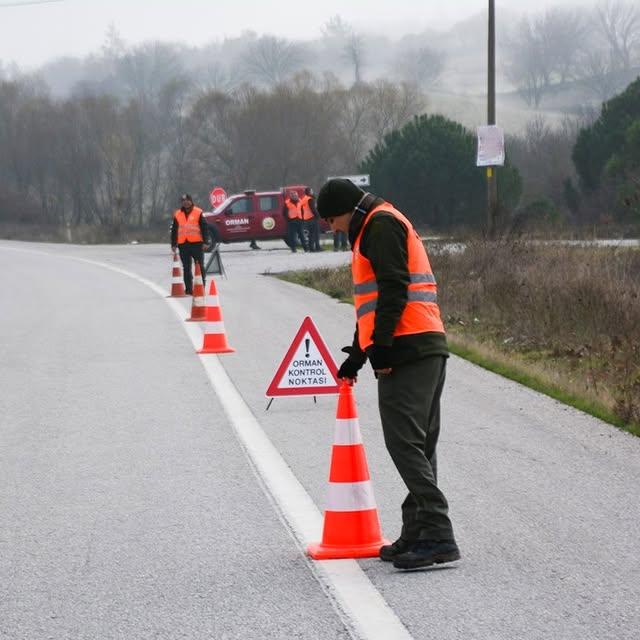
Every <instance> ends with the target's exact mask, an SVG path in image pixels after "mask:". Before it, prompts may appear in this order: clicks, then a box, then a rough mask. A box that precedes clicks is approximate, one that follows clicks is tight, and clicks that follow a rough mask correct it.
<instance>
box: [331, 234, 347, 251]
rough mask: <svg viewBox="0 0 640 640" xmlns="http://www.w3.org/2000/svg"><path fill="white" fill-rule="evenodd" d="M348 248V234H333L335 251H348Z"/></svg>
mask: <svg viewBox="0 0 640 640" xmlns="http://www.w3.org/2000/svg"><path fill="white" fill-rule="evenodd" d="M346 248H347V234H346V233H345V232H344V231H334V232H333V250H334V251H338V249H342V250H344V249H346Z"/></svg>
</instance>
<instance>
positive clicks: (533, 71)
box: [505, 18, 551, 108]
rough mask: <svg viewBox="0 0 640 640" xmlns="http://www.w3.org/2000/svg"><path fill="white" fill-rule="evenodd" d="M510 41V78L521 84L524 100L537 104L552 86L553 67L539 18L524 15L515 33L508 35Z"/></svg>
mask: <svg viewBox="0 0 640 640" xmlns="http://www.w3.org/2000/svg"><path fill="white" fill-rule="evenodd" d="M506 45H507V50H508V58H507V61H506V69H505V71H506V75H507V78H508V79H509V80H510V81H511V82H513V83H514V85H515V86H516V87H517V88H518V91H519V92H520V95H521V96H522V98H523V99H524V101H525V102H526V103H527V104H528V105H529V106H534V107H536V108H537V107H538V106H539V105H540V101H541V100H542V96H543V94H544V91H545V89H546V88H547V87H548V86H549V81H550V73H551V71H550V66H549V64H548V61H547V60H546V58H545V52H544V45H543V42H542V40H541V38H540V37H539V34H538V32H537V29H536V25H535V22H534V21H532V20H530V19H529V18H523V19H522V20H521V21H520V24H519V25H518V27H517V29H516V31H515V33H513V34H511V35H510V36H509V37H508V38H507V40H506Z"/></svg>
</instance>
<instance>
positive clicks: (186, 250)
mask: <svg viewBox="0 0 640 640" xmlns="http://www.w3.org/2000/svg"><path fill="white" fill-rule="evenodd" d="M178 251H180V260H182V277H183V279H184V288H185V291H186V292H187V293H192V291H193V274H192V272H191V261H192V260H195V261H196V262H197V263H199V264H200V271H202V282H203V283H204V280H205V273H204V251H203V249H202V242H183V243H182V244H179V245H178Z"/></svg>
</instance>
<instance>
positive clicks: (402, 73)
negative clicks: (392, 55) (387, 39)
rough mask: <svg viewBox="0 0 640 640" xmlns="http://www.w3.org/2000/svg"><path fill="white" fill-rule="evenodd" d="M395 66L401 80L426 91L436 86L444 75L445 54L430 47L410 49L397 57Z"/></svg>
mask: <svg viewBox="0 0 640 640" xmlns="http://www.w3.org/2000/svg"><path fill="white" fill-rule="evenodd" d="M393 66H394V69H395V72H396V74H397V75H398V76H399V77H400V78H402V79H403V80H405V81H406V82H408V83H410V84H414V85H416V86H417V87H420V88H421V89H425V88H427V87H430V86H432V85H433V84H435V83H436V82H437V81H438V78H439V77H440V75H441V74H442V71H443V69H444V54H443V53H441V52H439V51H435V50H434V49H431V48H430V47H421V48H419V49H409V50H407V51H404V52H402V53H400V54H399V55H398V56H396V59H395V63H394V65H393Z"/></svg>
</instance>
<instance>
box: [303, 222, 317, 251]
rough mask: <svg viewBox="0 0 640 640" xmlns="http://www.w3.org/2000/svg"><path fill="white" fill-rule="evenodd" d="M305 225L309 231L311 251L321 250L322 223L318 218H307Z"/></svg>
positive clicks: (308, 240)
mask: <svg viewBox="0 0 640 640" xmlns="http://www.w3.org/2000/svg"><path fill="white" fill-rule="evenodd" d="M304 226H305V229H306V231H307V242H308V243H309V251H321V247H320V223H319V222H318V218H311V220H305V222H304Z"/></svg>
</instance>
